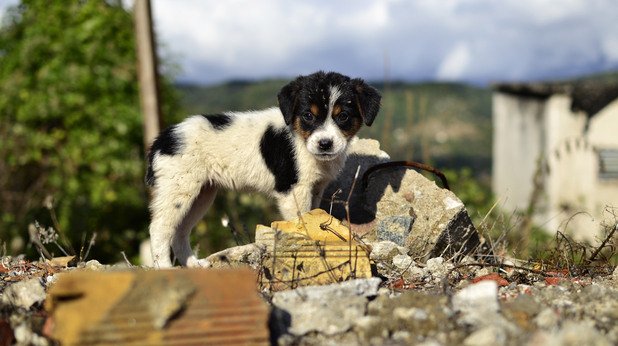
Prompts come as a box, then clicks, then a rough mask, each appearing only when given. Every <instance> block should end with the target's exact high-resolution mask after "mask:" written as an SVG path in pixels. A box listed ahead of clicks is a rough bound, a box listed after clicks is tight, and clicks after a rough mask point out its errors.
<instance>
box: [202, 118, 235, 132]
mask: <svg viewBox="0 0 618 346" xmlns="http://www.w3.org/2000/svg"><path fill="white" fill-rule="evenodd" d="M202 116H203V117H204V118H206V119H207V120H208V121H210V124H211V125H212V127H213V128H214V129H215V130H218V131H221V130H224V129H225V128H226V127H228V126H230V125H231V124H232V117H230V116H229V115H227V114H209V115H204V114H202Z"/></svg>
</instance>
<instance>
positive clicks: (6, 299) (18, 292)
mask: <svg viewBox="0 0 618 346" xmlns="http://www.w3.org/2000/svg"><path fill="white" fill-rule="evenodd" d="M0 300H1V301H2V303H3V304H4V305H9V306H15V307H21V308H24V309H30V307H32V306H33V305H34V304H37V303H41V302H43V301H44V300H45V288H44V287H43V285H42V284H41V281H40V280H39V279H38V278H34V279H29V280H24V281H19V282H16V283H14V284H12V285H10V286H9V287H8V288H7V289H6V290H4V293H3V294H2V296H1V297H0Z"/></svg>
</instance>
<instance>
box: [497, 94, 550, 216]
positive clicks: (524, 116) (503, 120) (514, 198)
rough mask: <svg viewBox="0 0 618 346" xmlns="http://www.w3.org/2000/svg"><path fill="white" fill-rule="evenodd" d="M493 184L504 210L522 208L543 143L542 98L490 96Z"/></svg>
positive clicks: (525, 201)
mask: <svg viewBox="0 0 618 346" xmlns="http://www.w3.org/2000/svg"><path fill="white" fill-rule="evenodd" d="M492 103H493V115H492V116H493V127H494V131H493V136H494V138H493V168H492V185H493V190H494V193H495V194H496V197H497V198H498V199H499V200H500V202H501V205H502V206H503V208H504V209H506V210H521V211H523V210H525V209H526V208H527V206H528V201H529V199H530V194H531V193H532V177H533V175H534V172H535V170H536V162H537V159H538V157H539V154H540V153H541V152H542V150H543V146H544V142H545V130H544V127H545V123H544V119H543V117H544V113H545V101H544V100H539V99H534V98H521V97H517V96H513V95H510V94H504V93H494V95H493V100H492Z"/></svg>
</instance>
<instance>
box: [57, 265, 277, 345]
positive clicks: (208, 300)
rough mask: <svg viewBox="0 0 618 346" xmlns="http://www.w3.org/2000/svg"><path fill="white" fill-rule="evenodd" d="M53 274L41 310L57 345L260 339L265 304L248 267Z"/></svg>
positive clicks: (263, 340) (264, 335)
mask: <svg viewBox="0 0 618 346" xmlns="http://www.w3.org/2000/svg"><path fill="white" fill-rule="evenodd" d="M58 276H59V278H58V281H57V282H56V283H55V284H54V285H53V286H52V287H51V289H50V291H49V297H48V299H47V301H46V309H47V310H48V311H49V313H50V315H51V316H52V317H51V319H52V323H51V327H50V330H51V335H50V336H51V337H52V338H54V339H56V340H58V341H60V342H61V343H62V344H63V345H84V344H88V345H97V344H128V343H132V344H145V343H147V344H150V345H165V344H169V343H170V342H171V341H174V342H186V343H195V344H211V345H215V344H221V343H222V342H226V343H228V344H230V343H236V344H249V343H250V344H264V345H266V344H268V329H267V321H268V308H267V306H266V304H265V303H264V302H263V301H262V300H261V299H260V297H259V296H258V295H257V292H256V290H255V284H256V281H257V278H256V276H255V274H254V273H253V272H252V271H251V270H249V269H235V270H203V269H182V270H178V269H174V270H132V271H99V272H93V271H86V270H79V271H73V272H70V273H63V274H59V275H58Z"/></svg>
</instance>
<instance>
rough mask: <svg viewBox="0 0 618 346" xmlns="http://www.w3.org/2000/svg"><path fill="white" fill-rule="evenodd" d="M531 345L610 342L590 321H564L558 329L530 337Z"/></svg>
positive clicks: (599, 343) (600, 345)
mask: <svg viewBox="0 0 618 346" xmlns="http://www.w3.org/2000/svg"><path fill="white" fill-rule="evenodd" d="M530 344H531V345H551V346H553V345H556V346H557V345H595V346H606V345H607V346H609V345H612V342H610V340H609V339H608V338H607V337H606V336H605V335H603V334H602V333H600V332H599V331H598V330H597V329H595V328H594V322H592V321H580V322H575V321H565V322H564V324H563V325H562V327H561V328H560V329H559V330H557V331H556V330H553V331H551V332H549V333H547V332H545V333H544V332H541V333H537V334H535V335H534V336H533V337H532V340H531V342H530Z"/></svg>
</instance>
